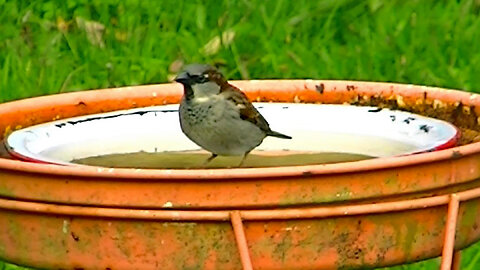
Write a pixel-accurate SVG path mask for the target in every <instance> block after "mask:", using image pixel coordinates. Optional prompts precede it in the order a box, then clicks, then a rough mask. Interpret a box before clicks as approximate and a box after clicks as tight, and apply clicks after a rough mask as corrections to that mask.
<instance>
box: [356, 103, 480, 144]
mask: <svg viewBox="0 0 480 270" xmlns="http://www.w3.org/2000/svg"><path fill="white" fill-rule="evenodd" d="M351 104H352V105H361V106H377V107H380V108H389V109H394V110H402V111H408V112H412V113H416V114H420V115H424V116H428V117H433V118H437V119H441V120H444V121H447V122H450V123H452V124H454V125H455V126H456V127H457V128H459V129H460V130H461V137H460V140H459V142H458V145H465V144H469V143H473V142H478V141H480V125H479V124H478V116H477V114H476V112H475V106H466V105H463V104H462V103H460V102H459V103H456V104H448V103H444V102H441V101H438V100H428V99H423V100H417V102H415V104H411V105H410V104H408V103H405V102H403V100H402V99H399V98H398V97H397V98H395V99H384V98H381V97H370V98H364V97H362V98H357V99H356V100H355V101H353V102H352V103H351Z"/></svg>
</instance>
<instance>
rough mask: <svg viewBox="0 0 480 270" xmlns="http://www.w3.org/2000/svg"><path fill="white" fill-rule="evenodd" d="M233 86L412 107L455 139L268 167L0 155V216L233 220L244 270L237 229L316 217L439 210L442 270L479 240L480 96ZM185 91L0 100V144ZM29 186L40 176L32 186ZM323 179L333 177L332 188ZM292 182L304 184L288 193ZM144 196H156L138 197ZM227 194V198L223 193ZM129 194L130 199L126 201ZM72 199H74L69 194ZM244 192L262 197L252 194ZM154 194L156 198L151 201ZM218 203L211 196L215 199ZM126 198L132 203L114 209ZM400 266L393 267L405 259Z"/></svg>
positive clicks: (142, 89)
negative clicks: (427, 147)
mask: <svg viewBox="0 0 480 270" xmlns="http://www.w3.org/2000/svg"><path fill="white" fill-rule="evenodd" d="M232 83H233V84H235V85H236V86H238V87H240V88H241V89H242V90H243V91H245V92H246V94H247V96H248V97H249V98H250V99H251V100H253V101H267V102H295V103H333V104H343V103H348V104H355V105H370V106H379V107H388V108H393V109H402V110H406V111H411V112H414V113H418V114H423V115H427V116H431V117H435V118H439V119H443V120H446V121H449V122H451V123H453V124H455V125H456V126H457V127H459V128H460V129H461V130H462V138H461V139H460V141H459V146H456V147H453V148H449V149H445V150H439V151H435V152H428V153H420V154H415V155H409V156H399V157H387V158H378V159H370V160H363V161H355V162H346V163H336V164H324V165H305V166H287V167H271V168H236V169H203V170H202V169H198V170H147V169H142V170H139V169H117V168H115V169H109V168H100V167H91V166H61V165H54V164H39V163H32V162H25V161H19V160H12V159H8V158H0V179H2V180H1V181H0V209H3V210H5V211H6V213H11V212H12V211H13V212H18V213H33V214H39V215H40V214H42V215H43V214H46V215H52V216H75V217H77V216H78V217H95V218H99V219H105V222H107V220H109V219H132V220H157V221H170V222H182V221H199V222H201V221H212V222H223V223H224V222H231V225H232V230H233V234H234V239H235V242H236V245H237V248H238V252H239V255H240V256H239V257H240V261H241V265H242V266H243V269H253V268H254V266H255V262H259V261H261V259H258V256H257V257H255V254H253V255H254V256H253V257H255V258H256V259H255V260H254V259H252V251H251V247H250V245H249V243H250V242H249V236H251V235H253V234H254V233H253V232H250V233H246V231H248V229H249V228H248V225H247V227H246V225H244V223H245V222H256V221H261V222H270V221H275V220H286V221H289V220H291V221H298V220H305V219H314V220H317V219H327V218H334V217H338V218H340V217H356V216H364V215H376V214H383V213H399V212H405V211H416V210H422V209H430V208H435V209H437V208H438V209H439V211H445V210H446V212H445V214H446V219H445V224H444V225H442V228H443V236H442V239H443V240H442V244H443V249H442V251H441V254H442V263H441V269H451V267H453V268H454V269H458V267H459V258H460V257H459V255H460V253H459V250H460V249H461V248H464V247H465V246H468V245H469V244H471V243H473V242H475V241H477V240H478V239H479V238H480V230H477V229H474V230H473V231H468V233H467V234H472V235H473V234H474V235H473V236H470V235H466V233H465V230H464V229H459V227H458V224H457V223H458V220H459V212H460V210H459V209H460V208H461V206H462V203H463V207H464V208H462V209H463V212H465V211H467V210H469V209H470V210H471V208H468V209H467V206H466V203H467V202H470V201H475V199H478V198H480V185H479V184H478V183H476V181H475V180H477V179H478V178H480V166H478V165H477V164H480V143H479V142H477V140H480V136H478V135H479V134H480V132H478V131H480V125H479V122H478V119H479V118H478V116H477V115H479V116H480V106H479V105H480V96H477V95H476V94H471V93H466V92H461V91H455V90H446V89H440V88H433V87H425V86H414V85H404V84H392V83H373V82H353V81H317V80H265V81H233V82H232ZM181 94H182V90H181V87H180V86H179V85H177V84H162V85H148V86H136V87H124V88H117V89H106V90H96V91H86V92H78V93H68V94H59V95H52V96H45V97H38V98H31V99H26V100H20V101H14V102H9V103H4V104H0V116H1V118H0V131H1V135H2V137H1V138H5V137H6V136H8V134H9V133H11V132H12V131H13V130H16V129H20V128H24V127H28V126H32V125H35V124H39V123H44V122H48V121H52V120H57V119H63V118H68V117H74V116H79V115H85V114H95V113H101V112H108V111H115V110H120V109H128V108H135V107H144V106H153V105H162V104H174V103H178V102H179V100H180V98H181ZM227 180H228V181H227ZM362 180H363V182H362ZM32 181H36V182H35V184H34V185H33V184H32ZM328 181H334V182H335V181H336V182H335V183H334V184H331V185H328V183H327V182H328ZM366 181H370V185H365V184H366V183H365V182H366ZM372 183H373V184H372ZM294 184H295V185H294ZM297 184H298V185H300V186H301V185H303V186H301V188H296V185H297ZM347 184H348V185H351V188H350V189H349V190H343V191H342V190H335V186H342V185H343V186H345V185H347ZM179 185H182V187H181V188H185V190H186V191H187V192H186V194H183V195H182V194H179V193H178V192H177V191H176V189H178V188H179ZM372 185H373V187H372ZM89 186H92V187H90V188H89ZM307 186H309V187H313V186H316V187H318V186H322V187H323V188H324V189H322V191H321V192H320V193H318V191H316V190H308V191H305V189H306V187H307ZM106 188H108V193H105V194H102V196H98V194H97V197H95V196H94V190H95V189H96V190H97V191H98V190H99V189H100V190H101V189H103V190H105V189H106ZM302 188H303V189H304V190H303V194H302V195H303V197H304V198H303V197H302V198H297V197H295V196H293V197H292V196H290V197H289V196H288V193H296V192H297V191H299V192H300V193H301V192H302ZM261 189H264V190H261ZM149 190H152V191H151V192H152V193H149V194H146V193H148V192H149ZM161 190H167V191H168V192H171V193H170V194H174V195H170V196H172V199H168V200H167V199H166V198H168V196H167V195H162V194H159V193H158V192H159V191H161ZM226 190H230V192H229V193H227V194H223V195H222V194H220V193H219V192H224V191H226ZM47 191H49V192H50V191H51V192H50V193H49V192H47ZM67 191H71V194H67V193H68V192H67ZM125 191H128V192H130V191H131V192H132V193H129V194H125ZM364 191H365V192H366V193H367V195H365V196H362V195H361V194H360V193H362V192H364ZM175 192H177V193H175ZM216 192H217V193H216ZM368 192H370V193H368ZM47 193H48V194H47ZM75 193H76V194H77V197H75V195H72V194H75ZM328 193H331V194H330V195H331V196H330V197H329V195H328ZM62 194H63V195H62ZM132 194H134V195H132ZM145 194H146V195H145ZM209 194H210V196H208V195H209ZM252 194H253V195H255V196H259V197H260V198H261V199H263V198H265V199H266V201H267V202H264V201H262V200H260V199H258V198H257V200H254V199H252V196H253V195H252ZM137 195H138V196H140V197H141V196H143V197H142V198H143V199H144V200H151V201H150V202H148V203H143V202H139V201H136V200H135V199H131V198H130V197H135V196H137ZM154 195H158V196H157V197H159V198H157V199H155V198H156V197H155V196H154ZM319 195H323V196H324V197H326V198H324V197H322V196H320V197H319ZM56 196H58V197H59V198H56ZM62 196H63V197H62ZM82 196H84V197H88V200H87V198H82ZM262 196H264V197H262ZM187 198H188V199H187ZM212 198H213V199H212ZM216 198H218V199H219V200H214V199H216ZM305 198H306V199H305ZM123 201H128V203H127V204H122V202H123ZM439 207H440V208H439ZM463 212H462V213H463ZM475 214H477V213H475ZM0 215H1V211H0ZM475 224H476V223H475ZM462 228H463V227H462ZM458 230H460V231H461V232H462V237H464V238H468V241H467V240H465V241H464V242H462V243H463V244H458V243H457V247H455V241H456V238H455V236H456V235H459V233H458ZM74 238H75V237H74ZM2 239H5V238H2V233H1V231H0V243H1V241H2ZM0 246H1V245H0ZM455 249H457V250H458V251H456V252H455ZM0 250H1V249H0ZM332 252H333V251H332ZM334 253H335V252H334ZM432 254H433V253H432ZM0 255H1V254H0ZM436 255H439V254H436ZM332 256H333V257H335V256H338V254H334V255H332ZM384 256H387V257H388V256H389V255H388V254H387V255H385V254H384ZM7 259H8V258H7ZM337 259H338V258H337ZM331 260H333V261H334V260H336V259H335V258H331ZM396 260H397V261H394V263H401V261H398V259H396ZM317 266H318V264H317Z"/></svg>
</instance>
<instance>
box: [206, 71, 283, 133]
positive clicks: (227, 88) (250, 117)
mask: <svg viewBox="0 0 480 270" xmlns="http://www.w3.org/2000/svg"><path fill="white" fill-rule="evenodd" d="M208 75H209V78H210V80H212V81H215V82H216V83H217V84H218V85H220V94H221V95H223V96H224V97H225V98H226V99H227V100H230V101H231V102H233V103H234V104H235V105H236V106H237V108H238V109H239V112H240V118H242V119H243V120H246V121H249V122H251V123H252V124H254V125H256V126H257V127H259V128H260V129H261V130H263V131H264V132H265V134H266V135H267V136H274V137H279V138H284V139H291V137H290V136H287V135H284V134H282V133H279V132H276V131H273V130H271V129H270V126H269V125H268V122H267V120H265V118H263V116H262V115H261V114H260V113H259V112H258V111H257V109H256V108H255V107H254V106H253V105H252V103H251V102H250V101H249V100H248V97H247V96H246V95H245V93H243V92H242V91H241V90H240V89H238V88H237V87H235V86H233V85H231V84H229V83H228V82H227V80H225V78H224V77H223V75H222V74H221V73H220V72H218V71H216V70H210V71H209V72H208Z"/></svg>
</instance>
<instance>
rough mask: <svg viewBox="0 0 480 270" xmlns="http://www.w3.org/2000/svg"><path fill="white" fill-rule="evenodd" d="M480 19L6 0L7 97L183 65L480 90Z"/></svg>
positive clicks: (122, 1) (259, 4)
mask: <svg viewBox="0 0 480 270" xmlns="http://www.w3.org/2000/svg"><path fill="white" fill-rule="evenodd" d="M479 15H480V1H478V0H457V1H450V0H410V1H401V0H391V1H381V0H368V1H367V0H364V1H355V0H322V1H309V0H296V1H288V0H276V1H273V0H267V1H262V0H243V1H234V0H225V1H216V0H210V1H200V0H198V1H186V0H178V1H167V0H164V1H141V0H105V1H104V0H90V1H87V0H52V1H48V0H37V1H21V0H11V1H6V0H0V102H2V101H8V100H13V99H19V98H26V97H30V96H37V95H45V94H53V93H59V92H67V91H78V90H85V89H96V88H104V87H116V86H124V85H137V84H149V83H160V82H166V81H168V80H169V78H171V76H172V75H173V74H174V73H175V72H176V69H177V68H176V67H175V66H178V65H177V64H178V63H181V62H184V63H191V62H207V63H214V64H219V65H221V66H222V69H223V71H224V72H225V74H226V75H227V77H229V78H232V79H248V78H256V79H262V78H315V79H348V80H371V81H394V82H403V83H413V84H422V85H435V86H440V87H448V88H458V89H464V90H467V91H478V92H480V89H479V87H478V85H480V76H479V75H478V74H480V53H479V48H480V16H479ZM220 37H223V38H220ZM175 63H176V64H175ZM479 251H480V245H479V244H477V245H474V246H472V247H470V248H468V249H467V250H466V251H465V252H464V254H463V257H462V269H476V268H478V266H479V265H480V255H479V254H480V252H479ZM438 265H439V261H438V259H435V260H429V261H426V262H420V263H416V264H412V265H404V266H398V267H394V268H390V269H438ZM0 269H2V270H7V269H8V270H12V269H24V268H18V267H15V266H13V265H9V264H3V263H2V262H0Z"/></svg>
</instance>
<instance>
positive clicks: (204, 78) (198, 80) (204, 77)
mask: <svg viewBox="0 0 480 270" xmlns="http://www.w3.org/2000/svg"><path fill="white" fill-rule="evenodd" d="M207 81H208V75H206V74H204V75H198V76H195V82H196V83H204V82H207Z"/></svg>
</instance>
